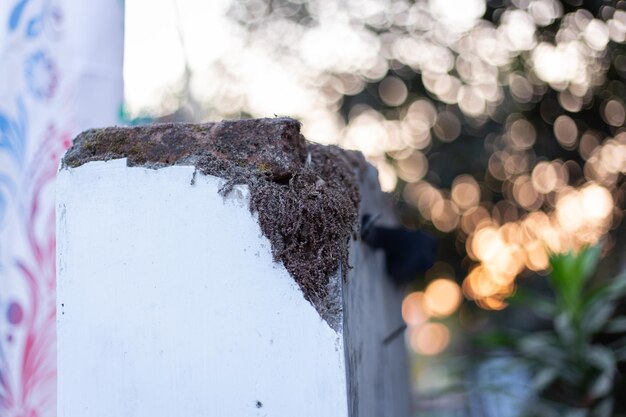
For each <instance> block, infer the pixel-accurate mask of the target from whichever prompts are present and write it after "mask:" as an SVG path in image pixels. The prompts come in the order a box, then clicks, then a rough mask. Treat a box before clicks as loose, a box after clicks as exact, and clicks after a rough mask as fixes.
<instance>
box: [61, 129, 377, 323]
mask: <svg viewBox="0 0 626 417" xmlns="http://www.w3.org/2000/svg"><path fill="white" fill-rule="evenodd" d="M119 158H127V162H128V164H129V166H144V167H149V168H160V167H164V166H168V165H193V166H195V167H196V169H197V170H198V171H200V172H202V173H203V174H206V175H214V176H217V177H221V178H225V179H226V180H227V182H226V185H225V187H224V189H223V192H224V193H228V192H229V191H230V189H232V186H233V185H235V184H246V185H248V187H249V188H250V209H251V211H253V212H256V213H257V214H258V219H259V224H260V226H261V230H262V231H263V233H264V234H265V236H266V237H267V238H268V239H269V240H270V242H271V244H272V253H273V256H274V259H275V260H276V261H280V262H282V263H283V264H284V265H285V267H286V268H287V270H288V271H289V272H290V273H291V275H292V276H293V277H294V278H295V279H296V281H297V282H298V284H299V285H300V287H301V288H302V290H303V292H304V295H305V297H306V298H307V299H308V300H309V301H310V302H311V303H312V304H313V305H314V306H315V307H316V308H317V310H318V311H319V312H320V314H321V315H322V317H324V318H325V319H326V320H327V321H328V322H329V324H331V326H333V327H335V326H336V325H337V323H338V322H337V315H338V314H337V313H338V312H339V311H340V310H341V303H340V300H339V304H338V303H337V300H336V297H337V294H331V292H333V291H330V290H329V288H330V286H331V282H330V279H331V277H332V276H336V273H337V271H338V269H339V267H340V265H343V266H344V268H343V271H344V272H345V270H346V269H347V267H348V265H347V255H348V242H349V239H350V236H351V234H352V233H353V232H354V231H355V229H356V227H357V213H358V206H359V201H360V195H359V187H358V178H357V173H358V172H362V170H363V168H364V166H365V162H364V159H363V158H362V156H360V155H359V154H356V153H354V152H349V151H344V150H342V149H340V148H338V147H335V146H321V145H315V144H311V143H308V142H307V141H306V140H305V138H304V137H303V136H302V134H301V133H300V123H299V122H298V121H296V120H293V119H290V118H274V119H244V120H226V121H222V122H217V123H204V124H156V125H146V126H136V127H110V128H104V129H92V130H87V131H85V132H83V133H81V134H80V135H78V137H77V138H76V139H75V141H74V144H73V146H72V147H71V148H70V149H69V150H68V152H67V153H66V155H65V157H64V158H63V161H62V164H63V165H62V166H63V167H65V168H68V167H69V168H74V167H78V166H80V165H82V164H85V163H87V162H90V161H102V160H109V159H119Z"/></svg>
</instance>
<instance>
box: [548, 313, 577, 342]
mask: <svg viewBox="0 0 626 417" xmlns="http://www.w3.org/2000/svg"><path fill="white" fill-rule="evenodd" d="M554 329H555V330H556V333H557V334H558V335H559V337H560V338H561V340H562V341H563V343H564V345H573V344H574V343H576V336H577V334H576V333H577V332H576V328H575V327H574V323H572V319H571V316H570V315H569V314H567V313H565V312H563V313H560V314H559V315H558V316H556V317H555V319H554Z"/></svg>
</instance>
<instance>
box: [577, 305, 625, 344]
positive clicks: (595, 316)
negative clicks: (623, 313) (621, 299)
mask: <svg viewBox="0 0 626 417" xmlns="http://www.w3.org/2000/svg"><path fill="white" fill-rule="evenodd" d="M616 308H617V304H616V303H615V302H613V301H608V300H607V301H605V300H602V299H599V300H598V302H595V303H593V304H591V305H590V306H589V307H588V308H586V309H585V310H584V312H583V316H582V317H581V320H580V330H581V333H582V334H583V335H584V336H587V337H589V336H592V335H593V334H595V333H596V332H598V331H599V330H601V329H603V328H604V327H606V326H607V325H608V323H609V319H610V318H611V316H612V315H613V312H615V309H616Z"/></svg>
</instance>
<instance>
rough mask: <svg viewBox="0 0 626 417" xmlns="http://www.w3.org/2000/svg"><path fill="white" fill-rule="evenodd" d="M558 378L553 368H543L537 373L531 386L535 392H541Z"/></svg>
mask: <svg viewBox="0 0 626 417" xmlns="http://www.w3.org/2000/svg"><path fill="white" fill-rule="evenodd" d="M558 376H559V372H558V370H557V369H555V368H544V369H542V370H540V371H539V372H537V374H536V375H535V377H534V378H533V380H532V383H531V386H532V387H533V389H534V390H536V391H537V392H539V391H543V390H544V389H545V388H546V387H547V386H548V385H550V384H551V383H552V382H554V380H556V379H557V378H558Z"/></svg>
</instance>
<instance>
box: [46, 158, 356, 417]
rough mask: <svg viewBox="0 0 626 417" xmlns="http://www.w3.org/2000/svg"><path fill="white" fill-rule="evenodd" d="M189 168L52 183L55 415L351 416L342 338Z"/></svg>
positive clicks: (214, 187) (107, 167)
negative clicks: (56, 333)
mask: <svg viewBox="0 0 626 417" xmlns="http://www.w3.org/2000/svg"><path fill="white" fill-rule="evenodd" d="M193 175H194V168H193V167H184V166H173V167H167V168H162V169H158V170H152V169H147V168H142V167H134V168H129V167H126V163H125V160H117V161H109V162H91V163H89V164H86V165H83V166H81V167H79V168H75V169H62V170H61V171H60V173H59V176H58V182H57V195H58V213H57V214H58V233H59V235H58V242H59V259H60V261H59V262H60V263H59V265H58V271H59V277H58V279H59V286H58V295H59V296H58V302H57V308H58V315H57V317H58V331H59V345H58V363H59V415H61V416H64V417H83V416H85V415H88V416H90V417H100V416H102V417H104V416H106V417H110V416H124V415H133V416H150V417H159V416H164V417H165V416H167V417H171V416H175V415H181V416H241V417H245V416H273V417H281V416H284V417H292V416H305V417H306V416H312V417H313V416H315V417H319V416H333V417H335V416H336V417H341V416H346V415H347V414H348V404H347V393H346V370H345V356H344V348H343V336H342V334H341V333H337V332H335V331H334V330H332V329H331V327H330V326H329V325H328V324H327V323H326V322H325V321H324V320H322V319H321V318H320V316H319V315H318V313H317V311H316V310H315V308H314V307H313V306H312V305H311V304H310V303H309V302H308V301H306V300H305V299H304V297H303V294H302V292H301V290H300V288H299V287H298V285H297V284H296V282H295V281H294V280H293V278H292V277H291V276H290V275H289V274H288V272H287V271H286V270H285V268H284V267H283V266H282V265H280V264H276V263H274V262H273V260H272V255H271V249H270V243H269V241H268V240H267V239H266V238H265V237H264V236H263V235H262V234H261V231H260V228H259V226H258V224H257V222H256V220H255V218H254V217H253V216H252V215H251V214H250V212H249V210H248V199H247V189H246V188H245V187H238V188H236V189H235V191H233V193H232V194H231V195H229V197H227V198H226V199H224V198H223V197H221V196H220V195H219V194H218V188H219V186H220V184H221V183H222V181H223V180H220V179H218V178H215V177H211V176H203V175H201V174H197V175H196V177H195V182H194V183H193V185H192V178H193Z"/></svg>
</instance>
